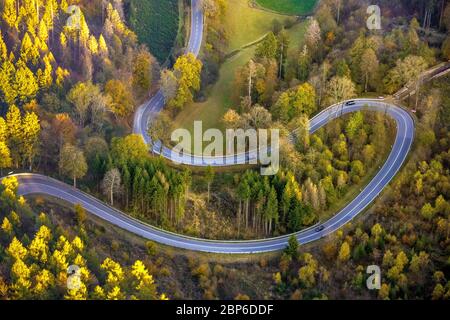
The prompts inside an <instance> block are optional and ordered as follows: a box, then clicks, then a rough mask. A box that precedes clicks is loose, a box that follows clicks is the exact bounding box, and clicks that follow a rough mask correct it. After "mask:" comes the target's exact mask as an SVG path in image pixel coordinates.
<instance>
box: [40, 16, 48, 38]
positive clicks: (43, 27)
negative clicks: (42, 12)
mask: <svg viewBox="0 0 450 320" xmlns="http://www.w3.org/2000/svg"><path fill="white" fill-rule="evenodd" d="M38 36H39V39H40V40H41V41H43V42H45V43H47V41H48V29H47V25H46V24H45V22H44V20H41V22H40V23H39V32H38Z"/></svg>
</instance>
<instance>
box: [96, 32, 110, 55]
mask: <svg viewBox="0 0 450 320" xmlns="http://www.w3.org/2000/svg"><path fill="white" fill-rule="evenodd" d="M98 50H99V52H100V54H101V55H102V56H103V57H105V56H107V55H108V46H107V45H106V41H105V38H104V37H103V34H101V35H100V37H99V38H98Z"/></svg>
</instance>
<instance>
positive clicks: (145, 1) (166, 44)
mask: <svg viewBox="0 0 450 320" xmlns="http://www.w3.org/2000/svg"><path fill="white" fill-rule="evenodd" d="M178 1H179V0H129V7H128V18H129V21H130V24H131V27H132V29H133V30H134V31H135V32H136V34H137V36H138V39H139V41H140V42H141V43H144V44H146V45H147V46H148V47H149V49H150V52H151V53H152V54H153V55H154V56H155V57H156V58H157V59H158V61H159V62H161V63H164V62H165V61H166V60H167V58H168V57H169V55H170V53H171V51H172V48H173V46H174V43H175V39H176V38H177V34H178V28H179V19H180V16H179V6H178Z"/></svg>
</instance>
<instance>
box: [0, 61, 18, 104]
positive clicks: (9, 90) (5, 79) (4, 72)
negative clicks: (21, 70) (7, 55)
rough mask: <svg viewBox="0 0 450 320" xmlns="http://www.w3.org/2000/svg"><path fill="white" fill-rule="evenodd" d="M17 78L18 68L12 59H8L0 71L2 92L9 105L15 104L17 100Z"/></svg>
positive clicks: (0, 88)
mask: <svg viewBox="0 0 450 320" xmlns="http://www.w3.org/2000/svg"><path fill="white" fill-rule="evenodd" d="M15 76H16V67H15V66H14V64H13V62H12V61H11V60H10V59H7V60H6V61H4V62H3V63H2V66H1V69H0V90H1V91H2V93H3V96H4V99H5V102H6V103H7V104H8V105H12V104H14V103H15V102H16V99H17V91H16V90H15V88H14V82H15Z"/></svg>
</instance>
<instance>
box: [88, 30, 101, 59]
mask: <svg viewBox="0 0 450 320" xmlns="http://www.w3.org/2000/svg"><path fill="white" fill-rule="evenodd" d="M88 48H89V51H90V52H91V54H94V55H96V54H98V50H99V46H98V42H97V39H95V37H94V36H93V35H91V36H90V37H89V40H88Z"/></svg>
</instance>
